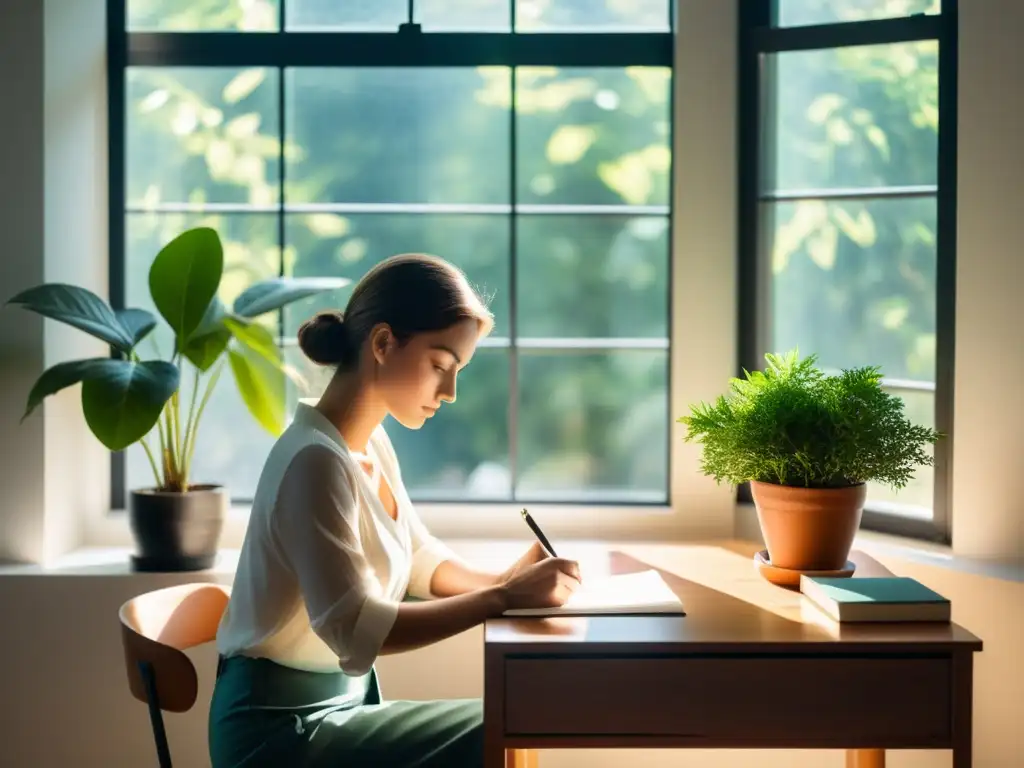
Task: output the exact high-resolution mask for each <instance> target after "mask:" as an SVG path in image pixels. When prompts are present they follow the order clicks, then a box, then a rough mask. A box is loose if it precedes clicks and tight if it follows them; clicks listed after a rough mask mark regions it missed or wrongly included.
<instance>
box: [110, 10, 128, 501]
mask: <svg viewBox="0 0 1024 768" xmlns="http://www.w3.org/2000/svg"><path fill="white" fill-rule="evenodd" d="M125 5H126V3H125V0H107V153H108V157H107V167H108V176H107V237H108V242H107V253H108V258H109V260H110V261H109V268H108V269H109V275H108V281H109V282H108V286H107V290H108V291H109V295H110V304H111V306H112V307H113V308H114V309H122V308H124V306H125V203H126V200H127V195H126V186H125V122H126V118H127V97H126V84H125V79H126V77H127V75H128V70H127V57H128V51H127V49H128V35H127V28H128V27H127V18H126V10H125ZM110 493H111V498H110V501H111V506H113V507H114V508H116V509H124V508H125V507H126V506H127V503H128V494H127V465H126V461H125V453H124V451H120V452H118V453H115V454H113V455H112V456H111V459H110Z"/></svg>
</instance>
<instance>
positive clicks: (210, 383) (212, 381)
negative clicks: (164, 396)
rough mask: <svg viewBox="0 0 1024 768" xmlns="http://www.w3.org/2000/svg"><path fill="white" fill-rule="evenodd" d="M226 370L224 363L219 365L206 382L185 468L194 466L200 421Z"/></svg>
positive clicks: (193, 426) (193, 425)
mask: <svg viewBox="0 0 1024 768" xmlns="http://www.w3.org/2000/svg"><path fill="white" fill-rule="evenodd" d="M223 369H224V362H223V361H221V362H219V363H217V367H216V368H214V369H213V373H211V374H210V378H209V379H207V380H206V391H205V392H203V399H202V400H200V401H199V410H197V411H196V418H195V422H194V423H193V424H192V437H191V440H190V441H189V446H188V454H187V455H186V456H185V466H186V467H191V466H192V455H193V454H194V453H195V450H196V435H197V434H198V433H199V421H200V420H201V419H202V418H203V411H204V410H205V409H206V403H207V402H209V400H210V395H212V394H213V388H214V387H215V386H216V385H217V379H219V378H220V372H221V371H222V370H223Z"/></svg>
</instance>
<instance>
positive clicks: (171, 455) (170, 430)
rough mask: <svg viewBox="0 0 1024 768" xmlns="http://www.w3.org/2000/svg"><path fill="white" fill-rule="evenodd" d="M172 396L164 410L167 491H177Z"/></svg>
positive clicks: (177, 477) (176, 460)
mask: <svg viewBox="0 0 1024 768" xmlns="http://www.w3.org/2000/svg"><path fill="white" fill-rule="evenodd" d="M173 409H174V395H171V399H170V400H168V401H167V407H166V409H165V410H164V420H165V421H166V422H167V449H166V456H167V467H168V475H169V477H168V483H167V484H168V486H169V490H177V485H178V480H179V475H178V454H177V445H178V438H177V435H176V434H175V432H174V414H173Z"/></svg>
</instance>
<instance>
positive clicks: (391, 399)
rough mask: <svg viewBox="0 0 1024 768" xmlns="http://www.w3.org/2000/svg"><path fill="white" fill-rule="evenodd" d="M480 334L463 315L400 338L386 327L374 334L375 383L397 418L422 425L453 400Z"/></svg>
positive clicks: (414, 426) (407, 424) (413, 425)
mask: <svg viewBox="0 0 1024 768" xmlns="http://www.w3.org/2000/svg"><path fill="white" fill-rule="evenodd" d="M479 340H480V326H479V324H478V323H477V322H476V321H475V320H472V319H465V320H460V321H459V322H458V323H456V324H455V325H453V326H451V327H450V328H446V329H444V330H443V331H431V332H426V333H419V334H416V335H415V336H413V337H412V338H410V339H409V340H408V341H406V342H405V343H404V344H399V343H398V342H397V340H396V339H395V337H394V335H393V334H391V333H390V331H388V330H387V329H386V328H383V329H380V330H379V331H375V332H374V336H373V338H372V339H371V344H372V349H373V355H374V358H375V359H376V361H377V377H376V379H375V381H374V387H375V389H376V390H377V392H378V394H379V395H380V397H381V398H382V399H383V401H384V404H385V406H386V407H387V410H388V413H390V414H391V415H392V416H393V417H394V418H395V420H396V421H398V423H399V424H401V425H402V426H404V427H408V428H409V429H419V428H420V427H422V426H423V424H424V423H426V420H427V419H429V418H430V417H431V416H433V415H434V414H435V413H437V411H438V409H439V408H440V407H441V403H452V402H455V380H456V378H457V376H458V373H459V371H461V370H462V369H463V368H465V367H466V366H467V365H468V364H469V361H470V359H471V358H472V357H473V353H474V352H475V351H476V345H477V342H478V341H479Z"/></svg>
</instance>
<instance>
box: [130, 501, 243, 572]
mask: <svg viewBox="0 0 1024 768" xmlns="http://www.w3.org/2000/svg"><path fill="white" fill-rule="evenodd" d="M229 506H230V497H229V495H228V492H227V491H226V489H224V488H223V487H221V486H217V485H194V486H192V487H191V488H190V489H189V490H188V491H187V492H186V493H172V492H170V491H157V490H153V489H144V490H135V491H132V492H131V498H130V499H129V506H128V522H129V525H130V527H131V531H132V536H133V537H134V539H135V544H136V547H137V553H136V554H134V555H132V565H133V567H134V569H135V570H136V571H199V570H203V569H205V568H210V567H212V566H213V564H214V561H215V560H216V559H217V547H218V544H219V543H220V534H221V530H222V529H223V527H224V518H225V517H226V516H227V511H228V507H229Z"/></svg>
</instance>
